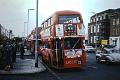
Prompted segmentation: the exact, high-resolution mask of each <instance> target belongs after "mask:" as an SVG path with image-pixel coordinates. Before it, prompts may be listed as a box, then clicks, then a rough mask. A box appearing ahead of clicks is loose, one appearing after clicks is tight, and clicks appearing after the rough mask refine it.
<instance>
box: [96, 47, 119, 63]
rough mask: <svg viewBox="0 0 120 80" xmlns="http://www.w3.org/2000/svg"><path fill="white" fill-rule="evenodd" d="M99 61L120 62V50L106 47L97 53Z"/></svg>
mask: <svg viewBox="0 0 120 80" xmlns="http://www.w3.org/2000/svg"><path fill="white" fill-rule="evenodd" d="M96 61H97V62H106V63H110V62H120V52H119V50H117V49H109V48H104V49H102V50H98V51H97V53H96Z"/></svg>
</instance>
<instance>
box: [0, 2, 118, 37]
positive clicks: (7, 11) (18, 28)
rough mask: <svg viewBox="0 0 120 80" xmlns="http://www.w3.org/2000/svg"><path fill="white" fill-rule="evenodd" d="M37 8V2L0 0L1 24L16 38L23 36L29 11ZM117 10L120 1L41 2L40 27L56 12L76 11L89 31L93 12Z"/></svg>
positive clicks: (32, 23)
mask: <svg viewBox="0 0 120 80" xmlns="http://www.w3.org/2000/svg"><path fill="white" fill-rule="evenodd" d="M35 8H36V0H0V24H2V25H3V26H4V27H5V28H7V29H8V30H9V29H12V30H13V34H14V35H15V36H23V32H24V22H26V21H27V12H28V9H35ZM116 8H120V0H39V26H40V24H41V22H42V21H44V20H45V19H46V18H47V17H49V16H50V15H51V14H53V13H54V12H55V11H59V10H75V11H79V12H81V14H82V16H83V19H84V24H85V26H86V29H87V25H88V22H89V19H90V16H92V15H93V14H92V13H91V12H96V13H98V12H101V11H104V10H107V9H116ZM35 12H36V11H35V10H33V11H30V13H29V14H30V17H29V29H28V30H29V33H30V32H31V30H32V29H33V28H35V24H36V23H35V14H36V13H35ZM25 27H27V25H25ZM25 32H26V33H27V28H25Z"/></svg>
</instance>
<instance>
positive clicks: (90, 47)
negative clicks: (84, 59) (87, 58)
mask: <svg viewBox="0 0 120 80" xmlns="http://www.w3.org/2000/svg"><path fill="white" fill-rule="evenodd" d="M85 51H86V52H88V53H95V48H94V47H93V46H90V45H85Z"/></svg>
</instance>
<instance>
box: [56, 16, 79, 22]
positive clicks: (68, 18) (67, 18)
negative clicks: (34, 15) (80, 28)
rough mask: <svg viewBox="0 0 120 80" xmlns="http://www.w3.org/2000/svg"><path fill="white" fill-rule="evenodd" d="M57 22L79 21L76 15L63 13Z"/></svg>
mask: <svg viewBox="0 0 120 80" xmlns="http://www.w3.org/2000/svg"><path fill="white" fill-rule="evenodd" d="M58 21H59V23H79V22H80V19H79V16H78V15H65V16H59V19H58Z"/></svg>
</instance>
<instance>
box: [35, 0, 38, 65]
mask: <svg viewBox="0 0 120 80" xmlns="http://www.w3.org/2000/svg"><path fill="white" fill-rule="evenodd" d="M37 30H38V0H37V1H36V28H35V33H36V36H35V38H36V41H35V67H38V52H37V51H38V50H37V48H38V32H37Z"/></svg>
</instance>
